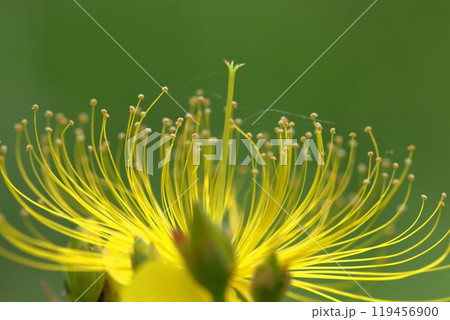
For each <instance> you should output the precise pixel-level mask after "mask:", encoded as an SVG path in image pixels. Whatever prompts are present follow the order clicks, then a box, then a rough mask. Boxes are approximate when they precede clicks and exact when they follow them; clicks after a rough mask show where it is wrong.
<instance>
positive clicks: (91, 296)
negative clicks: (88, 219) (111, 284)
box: [64, 239, 105, 302]
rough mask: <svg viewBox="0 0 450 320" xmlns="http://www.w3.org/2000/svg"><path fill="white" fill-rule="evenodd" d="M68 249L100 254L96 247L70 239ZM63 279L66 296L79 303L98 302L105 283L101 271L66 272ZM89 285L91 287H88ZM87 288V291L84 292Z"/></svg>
mask: <svg viewBox="0 0 450 320" xmlns="http://www.w3.org/2000/svg"><path fill="white" fill-rule="evenodd" d="M69 248H72V249H78V250H81V251H88V252H100V250H99V248H98V247H96V246H93V245H91V244H90V243H87V242H83V241H81V240H78V239H71V240H70V242H69ZM64 278H65V283H66V287H67V291H68V294H69V296H70V298H71V299H72V300H73V301H75V300H77V299H79V300H78V301H80V302H82V301H83V302H94V301H98V300H99V298H100V295H101V294H102V291H103V285H104V283H105V277H104V276H102V272H101V271H87V272H74V271H67V272H65V273H64ZM91 285H92V287H90V286H91ZM88 288H89V290H87V291H86V289H88Z"/></svg>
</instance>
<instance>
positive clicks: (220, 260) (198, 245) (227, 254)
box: [174, 203, 234, 301]
mask: <svg viewBox="0 0 450 320" xmlns="http://www.w3.org/2000/svg"><path fill="white" fill-rule="evenodd" d="M189 231H190V238H186V237H185V236H184V235H183V234H182V233H181V232H180V231H175V232H174V240H175V244H176V245H177V247H178V249H179V250H180V253H181V254H182V256H183V257H184V259H185V261H186V265H187V267H188V269H189V270H190V272H191V273H192V275H193V276H194V278H195V279H196V280H197V282H198V283H200V284H201V285H202V286H203V287H205V288H206V289H208V290H209V292H210V293H211V294H212V296H213V298H214V300H215V301H224V300H225V290H226V288H227V284H228V280H229V279H230V276H231V274H232V272H233V270H234V253H233V249H232V247H231V244H230V242H229V240H228V239H227V238H226V237H225V235H224V234H223V233H222V231H221V230H220V229H219V228H218V227H217V226H216V225H214V224H213V222H212V221H211V220H210V219H209V217H208V216H207V215H206V213H205V212H204V209H203V207H202V205H201V204H199V203H196V204H195V205H194V212H193V218H192V222H191V224H190V225H189Z"/></svg>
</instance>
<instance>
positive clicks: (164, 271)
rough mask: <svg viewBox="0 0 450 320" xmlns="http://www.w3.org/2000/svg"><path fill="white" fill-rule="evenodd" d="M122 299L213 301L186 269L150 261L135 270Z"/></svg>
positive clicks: (138, 300) (142, 300) (134, 300)
mask: <svg viewBox="0 0 450 320" xmlns="http://www.w3.org/2000/svg"><path fill="white" fill-rule="evenodd" d="M122 300H123V301H128V302H132V301H133V302H144V301H156V302H166V301H174V302H186V301H189V302H190V301H212V297H211V295H210V293H209V292H208V291H207V290H206V289H204V288H203V287H201V286H200V285H199V284H198V283H197V282H196V281H195V280H194V278H193V277H192V276H191V275H190V273H189V272H188V271H187V270H186V269H181V268H177V267H174V266H171V265H167V264H163V263H161V262H154V261H150V262H147V263H146V264H144V265H142V267H141V268H139V270H138V271H137V273H136V275H135V276H134V278H133V280H132V281H131V283H130V285H129V286H128V287H126V288H124V291H123V292H122Z"/></svg>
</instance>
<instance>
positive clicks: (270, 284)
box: [251, 253, 290, 302]
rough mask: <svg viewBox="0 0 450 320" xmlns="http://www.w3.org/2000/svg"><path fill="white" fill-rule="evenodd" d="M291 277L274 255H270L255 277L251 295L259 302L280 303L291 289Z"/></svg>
mask: <svg viewBox="0 0 450 320" xmlns="http://www.w3.org/2000/svg"><path fill="white" fill-rule="evenodd" d="M289 282H290V276H289V273H288V272H287V270H286V269H284V268H281V267H280V265H279V264H278V260H277V257H276V255H275V254H274V253H272V254H270V255H269V256H268V257H267V258H266V260H265V261H264V262H263V264H262V265H260V266H258V267H257V268H256V270H255V274H254V275H253V282H252V284H251V293H252V296H253V299H254V300H255V301H257V302H270V301H272V302H274V301H280V300H281V299H282V298H283V295H284V293H285V292H286V290H287V288H288V287H289Z"/></svg>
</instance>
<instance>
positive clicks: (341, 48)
mask: <svg viewBox="0 0 450 320" xmlns="http://www.w3.org/2000/svg"><path fill="white" fill-rule="evenodd" d="M371 3H372V1H371V0H338V1H336V0H314V1H313V0H298V1H294V0H279V1H256V0H252V1H237V0H229V1H221V2H219V1H206V0H190V1H181V0H178V1H169V0H165V1H118V0H96V1H86V0H80V4H81V5H83V6H84V7H85V8H86V10H87V11H88V12H90V14H92V16H93V17H95V18H96V19H97V20H98V22H99V23H100V24H101V25H102V26H103V27H104V28H105V29H106V30H108V32H110V33H111V35H113V37H115V38H116V40H117V41H118V42H119V43H120V44H121V45H122V46H123V47H124V48H126V50H128V51H129V52H130V54H131V55H133V57H134V58H135V59H136V60H137V61H139V63H140V64H142V66H143V67H144V68H145V69H147V70H148V71H149V72H150V74H151V75H152V76H154V77H155V78H156V79H157V80H158V81H159V82H160V83H161V84H162V85H167V86H168V87H169V88H170V93H171V94H172V95H173V97H174V98H175V99H177V100H178V101H179V102H180V103H181V104H183V105H187V100H188V98H189V97H190V96H191V95H192V94H193V93H194V92H195V90H196V89H197V88H202V89H204V90H205V95H206V96H208V97H209V98H211V99H212V102H213V108H214V107H217V108H218V110H222V107H223V105H224V96H225V92H226V79H227V78H226V77H227V72H226V68H225V66H224V64H223V63H222V59H223V58H228V59H235V60H237V61H238V62H246V63H247V65H246V66H245V68H243V69H242V70H240V71H239V73H238V78H237V89H236V100H237V101H238V103H239V106H238V110H237V112H238V113H237V114H238V116H240V117H241V118H244V119H247V118H248V117H250V118H248V120H246V121H245V122H244V125H243V127H244V128H245V129H246V130H251V131H253V132H255V133H256V132H258V131H259V130H262V129H267V130H272V127H273V126H274V125H275V121H276V120H277V119H278V118H279V117H280V116H281V114H280V113H278V112H276V111H272V112H268V113H267V114H265V115H264V117H262V118H261V119H260V120H259V121H258V122H257V124H256V125H255V126H254V127H252V126H251V123H252V122H253V120H254V119H256V116H254V114H255V113H257V112H259V111H261V110H263V109H265V108H266V107H268V106H269V105H270V104H271V103H272V102H273V101H274V100H275V99H276V98H277V97H278V96H279V95H280V94H281V93H282V92H283V91H284V90H285V89H286V88H287V87H288V86H289V85H290V84H291V83H292V82H293V81H294V80H295V79H296V78H297V77H298V76H299V75H300V74H301V73H302V72H303V71H304V70H305V69H306V68H307V67H308V66H309V65H310V64H311V63H312V62H313V61H314V60H315V59H316V58H317V57H318V56H319V55H320V54H321V53H322V52H323V51H324V50H325V49H326V48H327V47H328V46H329V45H330V44H331V43H332V42H333V41H334V40H336V38H337V37H338V36H339V35H340V34H341V33H342V32H343V31H344V30H345V29H346V28H347V27H348V26H349V25H350V24H351V23H352V22H353V21H354V20H355V19H356V18H357V17H358V16H359V15H360V14H361V13H362V12H363V11H364V10H365V9H366V8H367V7H368V6H369V5H370V4H371ZM449 16H450V1H448V0H433V1H424V0H389V1H387V0H380V1H378V3H376V4H375V5H374V6H373V8H372V9H371V10H370V11H369V12H368V13H367V14H366V15H365V16H364V17H363V18H362V19H361V20H360V21H359V22H358V23H356V25H355V26H354V27H353V28H352V29H351V30H350V31H349V32H348V33H347V34H345V35H344V36H343V37H342V39H340V41H338V42H337V43H336V45H335V46H334V47H333V48H331V49H330V51H329V52H328V53H327V54H326V55H324V56H323V58H322V59H321V60H320V61H319V62H318V63H317V64H316V65H315V66H314V67H312V68H311V70H310V71H309V72H308V73H307V74H306V75H305V76H304V77H303V78H302V79H301V80H300V81H299V82H298V83H297V84H296V85H295V86H293V87H292V88H291V90H290V91H289V92H288V93H287V94H286V95H285V96H284V97H283V98H282V99H280V100H279V101H278V102H277V103H276V105H275V106H274V107H273V109H276V110H283V111H286V112H290V113H294V114H297V115H300V116H291V118H292V120H294V121H296V122H297V123H298V124H299V126H300V128H301V130H302V128H305V130H307V129H308V130H309V127H307V126H308V125H310V121H306V120H304V119H302V118H301V115H309V114H310V113H311V112H317V113H318V114H319V116H320V119H325V120H327V121H330V122H332V124H330V125H332V126H335V127H336V128H337V129H338V131H339V132H340V133H342V134H343V135H347V134H348V132H350V131H356V132H357V133H362V131H363V128H364V126H365V125H368V124H370V125H371V126H372V127H373V128H374V132H375V134H376V137H377V139H378V141H379V143H380V148H381V151H382V153H383V155H385V156H389V157H391V158H392V159H394V160H396V161H399V162H402V160H403V158H404V157H405V156H406V149H405V148H406V146H407V145H409V144H411V143H414V144H416V145H417V153H416V155H415V159H414V166H413V172H414V173H415V174H416V182H415V184H414V188H413V194H412V200H411V201H410V202H409V211H408V212H410V213H411V214H414V213H415V212H416V211H417V210H418V207H419V205H420V197H419V195H420V194H421V193H425V194H427V195H428V196H429V206H428V207H427V208H428V209H429V210H431V208H432V207H433V206H434V204H435V203H436V201H438V200H439V197H440V194H441V192H442V191H447V192H450V168H449V164H450V162H449V159H450V148H449V146H450V143H449V141H450V130H449V124H450V104H449V101H450V90H449V85H450V72H449V71H450V41H449V39H450V20H449V18H448V17H449ZM0 40H1V49H0V92H1V102H0V108H1V109H0V110H1V117H0V139H1V140H2V143H4V144H7V145H9V146H10V154H9V156H8V159H9V161H10V162H13V160H14V159H13V158H14V157H13V154H11V151H12V145H13V142H14V134H13V133H14V131H13V125H14V123H16V122H18V121H20V120H21V119H22V118H24V117H28V118H30V117H31V115H32V111H31V106H32V104H34V103H37V104H39V105H40V107H41V108H42V109H44V110H46V109H51V110H53V111H55V112H58V111H63V112H64V113H65V114H66V115H67V116H68V117H70V118H75V117H76V115H77V114H78V113H80V112H82V111H89V104H88V102H89V100H90V99H91V98H93V97H95V98H97V99H98V100H99V103H100V105H101V107H107V108H108V111H109V114H110V115H111V123H110V126H111V127H110V130H111V131H112V132H118V131H120V130H123V127H124V126H125V125H126V124H125V123H124V117H125V116H127V114H128V106H129V105H130V104H133V105H134V104H135V103H136V101H137V98H136V97H137V94H138V93H143V94H145V95H146V97H147V99H146V100H145V101H149V100H150V99H151V98H153V97H156V95H157V94H158V93H159V92H160V89H159V88H158V86H156V85H155V83H154V82H152V80H151V79H149V78H148V77H147V76H146V75H145V73H144V72H143V71H142V70H140V69H139V68H138V67H137V66H136V65H135V64H134V63H133V62H132V61H131V60H130V58H129V57H127V56H126V55H125V54H124V52H122V51H121V50H120V49H119V48H118V47H117V45H116V44H115V43H114V42H113V41H112V40H111V39H109V38H108V37H107V36H106V35H105V33H104V32H103V31H101V30H100V29H99V28H98V27H97V26H96V25H95V24H94V23H93V22H92V21H91V20H90V19H89V18H88V17H87V16H86V14H85V13H83V12H82V11H81V10H80V8H79V7H77V6H76V4H75V3H74V2H73V1H72V0H45V1H44V0H33V1H29V0H14V1H6V0H0ZM252 115H253V117H251V116H252ZM163 116H170V117H172V118H176V117H179V116H183V112H182V111H181V110H180V109H179V107H178V106H177V105H176V104H175V103H173V102H172V101H171V100H170V99H169V98H168V97H164V98H163V101H161V103H158V105H157V107H156V108H155V109H154V111H153V113H152V117H151V119H150V120H149V121H148V124H149V126H150V127H152V128H158V127H159V124H160V119H161V117H163ZM221 116H222V113H221V112H216V113H215V117H216V118H217V121H218V123H220V122H221V121H222V118H221ZM305 125H306V126H305ZM303 126H305V127H303ZM327 126H328V124H327ZM366 142H367V140H365V139H362V140H361V144H360V148H359V151H360V152H361V153H360V158H361V160H365V153H366V152H367V151H369V148H370V147H369V144H367V143H366ZM10 175H11V176H12V178H13V180H15V181H20V176H19V175H18V172H17V171H14V170H12V171H11V172H10ZM19 184H20V183H19ZM0 199H1V201H0V203H1V204H0V210H1V211H2V212H3V213H4V214H6V215H7V217H8V220H9V221H10V222H12V223H15V224H16V225H17V224H20V218H19V215H18V212H19V209H20V208H19V205H18V204H17V203H16V202H15V201H14V200H13V198H12V196H11V195H10V194H9V193H8V192H7V190H6V188H5V186H4V183H3V182H2V183H1V184H0ZM448 211H449V209H445V210H444V213H445V214H444V218H443V220H442V221H441V223H440V225H439V228H438V229H439V232H438V233H439V235H442V233H443V232H445V231H446V230H448V228H449V225H450V219H449V214H448V213H449V212H448ZM442 249H443V248H442V247H441V248H440V250H438V252H437V253H436V254H432V255H430V256H428V257H427V258H426V259H430V258H431V257H435V256H436V255H437V254H438V253H439V252H442ZM422 261H424V260H422ZM449 262H450V261H449V260H447V263H449ZM449 280H450V272H449V271H448V270H447V271H443V272H439V273H434V274H426V275H422V276H419V277H414V278H411V279H407V280H404V281H399V282H396V283H392V284H387V285H386V284H384V285H383V286H377V284H374V285H372V287H371V288H370V290H369V291H370V292H371V293H373V295H377V296H381V297H386V298H391V299H392V298H403V299H408V298H410V299H412V298H416V299H426V298H433V297H443V296H450V289H449V288H450V287H449V286H448V283H449ZM42 281H45V282H46V283H48V285H49V286H50V287H51V288H52V289H53V290H54V291H55V292H57V293H59V292H60V291H61V290H62V280H61V275H60V274H58V273H53V272H44V271H37V270H34V269H30V268H27V267H24V266H21V265H18V264H16V263H12V262H9V261H7V260H5V259H3V258H0V301H34V300H47V298H46V296H45V294H44V293H43V291H42V289H41V285H40V283H41V282H42Z"/></svg>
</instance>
